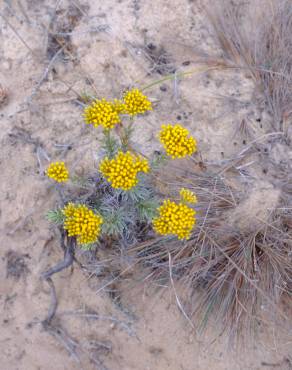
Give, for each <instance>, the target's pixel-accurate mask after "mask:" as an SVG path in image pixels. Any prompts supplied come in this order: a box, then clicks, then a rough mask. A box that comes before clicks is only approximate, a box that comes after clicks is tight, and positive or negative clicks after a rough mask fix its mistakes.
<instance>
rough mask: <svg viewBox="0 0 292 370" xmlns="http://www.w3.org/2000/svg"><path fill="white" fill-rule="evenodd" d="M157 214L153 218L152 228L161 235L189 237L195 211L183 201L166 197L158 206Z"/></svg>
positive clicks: (193, 223)
mask: <svg viewBox="0 0 292 370" xmlns="http://www.w3.org/2000/svg"><path fill="white" fill-rule="evenodd" d="M158 212H159V216H158V217H156V218H154V220H153V227H154V230H155V231H156V232H157V233H158V234H161V235H176V236H177V237H178V239H189V237H190V235H191V231H192V229H193V227H194V225H195V223H196V218H195V214H196V211H195V210H193V209H192V208H190V207H188V206H187V205H186V204H183V203H178V204H177V203H175V202H172V201H171V200H169V199H167V200H165V201H164V202H163V204H162V206H160V207H159V208H158Z"/></svg>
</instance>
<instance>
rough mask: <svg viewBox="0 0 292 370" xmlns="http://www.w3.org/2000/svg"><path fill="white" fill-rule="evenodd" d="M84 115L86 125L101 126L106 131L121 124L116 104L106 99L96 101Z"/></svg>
mask: <svg viewBox="0 0 292 370" xmlns="http://www.w3.org/2000/svg"><path fill="white" fill-rule="evenodd" d="M83 115H84V118H85V123H87V124H92V125H93V126H94V127H98V126H99V125H101V126H103V127H104V128H105V129H111V128H113V127H114V126H115V125H116V124H118V123H120V122H121V120H120V117H119V112H118V110H117V109H116V104H115V103H112V102H110V101H107V100H106V99H101V100H98V99H96V100H95V101H94V102H93V103H92V104H90V105H89V106H87V107H86V108H85V109H84V114H83Z"/></svg>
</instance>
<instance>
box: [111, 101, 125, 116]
mask: <svg viewBox="0 0 292 370" xmlns="http://www.w3.org/2000/svg"><path fill="white" fill-rule="evenodd" d="M112 104H113V108H114V110H115V111H116V112H117V113H118V114H120V113H125V104H124V103H123V102H122V100H119V99H114V102H113V103H112Z"/></svg>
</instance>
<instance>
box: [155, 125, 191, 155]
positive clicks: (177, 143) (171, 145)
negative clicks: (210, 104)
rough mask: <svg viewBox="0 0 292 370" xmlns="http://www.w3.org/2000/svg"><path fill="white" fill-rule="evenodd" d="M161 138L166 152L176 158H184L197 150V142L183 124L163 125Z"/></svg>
mask: <svg viewBox="0 0 292 370" xmlns="http://www.w3.org/2000/svg"><path fill="white" fill-rule="evenodd" d="M161 128H162V130H161V131H160V133H159V139H160V142H161V143H162V145H163V146H164V149H165V150H166V154H167V155H169V156H171V157H172V158H173V159H174V158H182V157H185V156H187V155H191V154H193V153H194V152H195V151H196V150H197V142H196V140H195V139H194V138H193V137H191V136H190V137H188V135H189V131H188V130H187V129H186V128H184V127H182V126H181V125H178V124H176V125H174V126H172V125H162V126H161Z"/></svg>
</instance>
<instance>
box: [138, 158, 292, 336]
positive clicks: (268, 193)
mask: <svg viewBox="0 0 292 370" xmlns="http://www.w3.org/2000/svg"><path fill="white" fill-rule="evenodd" d="M220 171H221V168H220V167H218V168H216V167H213V168H208V169H207V170H206V169H204V168H203V169H202V168H201V169H200V168H199V166H196V165H194V163H193V162H189V163H187V165H186V169H183V166H182V165H181V163H180V165H179V167H178V166H176V164H174V165H173V167H172V168H170V169H168V170H167V171H165V169H164V171H163V173H162V174H159V173H158V174H157V179H158V182H159V184H160V189H161V191H162V192H165V195H167V196H169V195H172V196H175V194H177V193H178V190H179V189H180V188H181V187H182V186H183V187H186V188H189V189H190V190H192V191H193V192H195V193H196V194H197V197H198V200H199V203H198V207H197V211H198V213H197V216H198V217H197V226H196V228H195V230H194V232H193V234H192V237H191V238H190V239H189V240H188V241H186V242H178V241H177V240H175V239H174V238H173V239H172V238H168V239H167V240H166V239H163V238H157V239H155V240H152V241H147V242H144V243H141V244H140V245H138V246H135V247H134V248H132V250H131V252H132V253H134V254H135V255H136V257H137V259H138V261H140V262H142V263H143V264H144V265H146V266H148V267H150V268H151V270H152V275H151V277H152V279H154V281H155V282H156V283H158V284H161V282H163V283H165V280H166V279H167V278H168V277H169V274H170V271H169V269H170V265H171V277H172V279H176V281H178V282H179V281H180V282H181V284H180V286H181V287H183V290H184V293H183V292H182V293H183V296H185V293H187V296H188V300H187V304H186V307H188V309H187V313H186V314H185V316H186V317H189V318H190V319H192V318H193V317H195V318H196V321H194V322H196V323H198V322H200V324H199V325H198V326H197V329H203V328H204V327H205V324H206V322H207V321H208V319H209V317H210V316H211V317H212V320H213V319H214V317H215V321H216V322H217V323H218V324H219V325H220V326H221V325H223V327H224V329H228V330H229V333H230V334H231V338H238V337H237V334H242V332H243V331H244V332H245V333H247V332H248V333H252V332H254V329H255V327H256V325H257V324H258V323H259V322H260V321H262V320H263V317H264V316H265V315H266V314H270V313H271V312H273V314H275V316H274V318H275V317H278V318H281V319H283V318H284V319H286V316H285V314H284V313H283V311H282V308H281V305H280V302H281V298H282V297H283V296H288V294H289V292H290V293H291V278H292V274H291V241H292V231H291V230H292V229H291V223H292V213H291V206H292V202H291V196H289V194H286V193H283V192H282V191H280V190H275V188H274V187H273V186H272V185H271V184H269V183H261V182H257V183H255V184H254V185H251V184H250V183H248V184H246V185H243V184H242V183H241V182H240V180H239V178H238V177H237V176H236V175H234V171H232V170H230V171H228V172H227V173H225V174H224V176H222V175H220ZM166 173H167V174H168V175H166ZM170 188H171V192H173V194H170V193H169V189H170ZM170 261H171V263H170ZM198 291H199V294H197V293H198ZM194 294H195V295H194ZM176 295H177V294H176ZM180 306H181V305H180ZM211 313H213V315H211ZM214 314H215V315H214ZM198 318H199V319H200V320H199V321H198Z"/></svg>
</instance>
